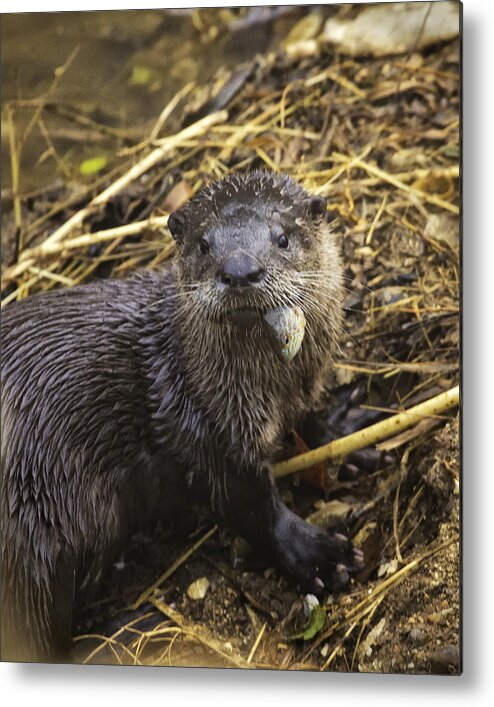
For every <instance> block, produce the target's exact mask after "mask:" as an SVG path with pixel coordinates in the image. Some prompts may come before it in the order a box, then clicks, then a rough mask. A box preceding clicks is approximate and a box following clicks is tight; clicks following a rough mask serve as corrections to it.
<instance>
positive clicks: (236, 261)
mask: <svg viewBox="0 0 494 707" xmlns="http://www.w3.org/2000/svg"><path fill="white" fill-rule="evenodd" d="M264 274H265V270H264V268H263V267H262V265H261V264H260V263H259V262H258V261H257V260H256V259H255V258H253V257H252V256H251V255H248V253H243V252H241V251H240V252H237V253H234V254H233V255H231V256H230V257H229V258H227V259H226V260H225V261H224V263H223V264H222V266H221V267H220V269H219V270H218V272H217V278H218V281H219V282H221V283H223V284H224V285H228V287H246V286H247V285H254V284H255V283H257V282H260V281H261V280H262V279H263V277H264Z"/></svg>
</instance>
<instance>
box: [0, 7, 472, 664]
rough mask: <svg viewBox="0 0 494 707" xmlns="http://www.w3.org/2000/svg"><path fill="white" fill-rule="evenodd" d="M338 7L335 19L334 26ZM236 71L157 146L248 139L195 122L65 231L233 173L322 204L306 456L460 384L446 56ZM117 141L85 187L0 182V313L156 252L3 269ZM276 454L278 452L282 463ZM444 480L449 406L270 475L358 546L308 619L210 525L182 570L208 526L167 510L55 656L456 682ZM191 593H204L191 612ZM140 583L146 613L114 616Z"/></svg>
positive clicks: (81, 253) (154, 245) (454, 82)
mask: <svg viewBox="0 0 494 707" xmlns="http://www.w3.org/2000/svg"><path fill="white" fill-rule="evenodd" d="M349 7H350V6H347V8H346V9H342V10H341V15H342V17H351V12H352V11H351V8H350V9H348V8H349ZM281 21H283V22H287V20H286V18H283V19H282V20H281ZM296 21H298V18H293V19H291V20H290V22H291V25H290V23H289V25H288V26H289V27H292V26H294V24H295V22H296ZM197 31H199V30H197ZM245 66H246V65H245V64H243V65H242V66H241V67H240V73H237V74H235V71H234V72H233V73H234V81H236V82H237V84H238V90H236V91H230V92H228V90H227V91H226V92H223V93H221V90H220V89H219V88H218V86H220V87H221V86H222V85H223V86H225V85H226V86H230V87H231V85H232V84H231V83H229V80H231V77H230V78H229V76H230V75H229V74H228V72H226V73H225V72H224V71H220V72H219V73H218V75H216V77H215V80H212V81H211V82H209V83H206V84H205V85H203V86H200V87H198V88H197V89H196V90H195V91H193V92H192V93H191V95H190V96H186V97H184V99H183V101H182V103H180V104H179V110H178V111H177V112H175V113H173V115H172V118H171V119H170V123H169V125H168V124H167V129H166V130H165V131H164V134H165V135H166V134H173V133H174V132H176V131H178V130H180V128H181V127H183V126H184V125H186V124H187V122H191V121H192V120H193V119H194V120H195V119H197V118H198V117H201V116H202V115H207V114H208V113H210V112H212V111H213V110H216V109H222V108H227V110H228V113H229V116H228V122H227V126H230V127H235V126H242V125H245V124H249V122H250V121H253V123H252V125H255V128H256V129H255V130H251V132H246V133H245V134H242V135H241V136H240V137H239V138H238V140H237V142H235V141H234V139H233V140H232V138H235V134H234V133H230V132H227V133H222V132H219V131H218V132H215V131H214V129H212V131H211V132H209V134H208V135H207V136H206V138H204V139H198V140H197V142H196V143H194V144H192V143H191V142H189V143H187V144H184V145H181V146H179V147H178V148H177V149H175V150H174V151H172V152H171V153H170V155H168V156H167V157H166V158H165V159H164V160H163V161H162V163H160V164H159V165H158V166H157V167H154V168H153V169H152V170H151V171H150V172H149V173H147V174H145V175H144V176H143V177H142V178H140V179H139V180H137V181H136V182H134V183H129V184H128V185H127V186H126V188H125V189H124V190H123V191H122V192H121V193H119V194H118V195H117V196H116V197H115V198H113V200H112V201H111V203H110V204H107V205H106V206H104V207H102V208H100V209H99V210H98V209H96V210H94V211H92V212H91V213H90V214H89V215H88V216H87V218H86V219H85V221H84V229H82V230H83V232H91V233H96V232H101V231H102V230H105V229H109V228H112V227H115V226H120V225H122V224H125V223H128V222H130V221H133V220H134V221H139V220H142V219H144V218H147V217H148V216H149V215H150V214H151V213H153V214H157V215H161V214H166V213H167V211H168V210H172V209H173V208H174V207H176V206H177V205H178V203H180V200H182V199H183V198H187V196H188V195H189V194H190V193H193V192H194V191H196V189H197V188H199V187H200V186H201V185H202V184H203V183H206V182H207V181H209V180H210V179H213V178H216V177H218V176H221V175H222V174H225V173H227V172H229V171H233V170H237V169H253V168H266V167H270V168H275V169H279V170H281V171H288V172H289V173H291V174H292V175H293V176H294V177H295V178H296V179H298V180H300V181H301V182H303V183H304V184H305V185H306V186H307V188H309V189H311V188H312V189H317V190H319V191H320V193H324V194H325V195H327V196H328V198H329V212H328V218H329V219H330V220H331V222H332V226H333V229H334V230H335V232H336V233H337V234H338V237H339V240H340V244H341V249H342V252H343V255H344V262H345V275H346V287H347V292H346V301H345V306H346V318H345V335H344V337H343V339H342V341H341V346H340V350H339V351H338V353H337V357H336V362H335V369H334V372H333V375H332V377H331V379H330V380H328V381H327V386H326V391H325V395H324V399H323V400H322V401H321V405H320V407H319V409H318V410H317V411H315V412H316V419H317V424H314V422H313V424H312V426H311V428H310V429H308V428H307V427H305V428H304V427H303V426H302V427H301V428H300V429H299V430H298V434H299V435H300V438H302V439H303V441H304V443H305V444H306V445H307V446H309V447H313V446H316V445H318V444H322V443H324V442H327V441H328V440H330V439H334V438H336V437H339V436H342V435H344V434H347V433H348V432H350V431H353V430H355V429H358V428H361V427H363V426H366V425H368V424H370V423H372V422H374V421H376V420H378V419H383V418H384V417H386V416H387V415H389V414H390V413H392V412H393V411H396V410H397V409H403V408H406V407H410V406H412V405H414V404H416V403H419V402H421V401H423V400H425V399H427V398H429V397H432V396H434V395H437V394H439V393H441V392H444V391H446V390H448V389H450V388H451V387H453V386H454V385H455V384H457V382H458V378H459V240H458V238H459V216H458V213H459V187H458V159H459V88H458V70H459V44H458V40H453V41H450V42H446V43H441V44H439V45H434V46H432V47H429V48H427V49H425V50H423V51H420V52H419V51H410V52H408V53H407V55H406V56H397V57H383V58H375V57H369V56H367V57H360V58H348V57H346V56H342V55H341V54H339V53H338V51H337V50H336V49H332V48H329V47H326V46H324V47H319V48H318V50H317V52H315V53H312V54H310V53H309V54H308V55H305V54H304V53H303V52H302V53H300V52H296V51H293V52H292V53H290V52H286V51H284V50H277V51H274V52H271V53H269V54H263V55H259V56H257V57H256V59H255V60H254V61H253V62H252V63H251V64H248V66H247V69H245ZM236 68H237V67H236ZM242 71H243V73H242ZM222 82H223V83H222ZM225 82H226V83H225ZM218 91H219V93H218ZM218 95H219V98H217V99H216V98H215V96H216V97H218ZM280 111H281V112H282V114H283V116H282V118H280V117H279V116H280ZM42 113H43V111H42ZM191 116H192V117H191ZM273 116H274V118H273ZM91 119H92V121H93V122H92V123H91V126H90V127H91V130H92V131H93V132H94V131H97V130H98V121H97V120H95V116H94V115H92V118H91ZM47 120H48V117H47ZM98 120H99V119H98ZM102 120H103V119H102ZM256 121H257V122H256ZM103 123H104V120H103ZM79 128H80V129H81V130H83V127H82V126H79ZM238 134H239V135H240V132H239V133H238ZM106 137H108V135H106V133H105V138H106ZM142 137H144V135H143V136H142ZM131 138H132V136H131V137H129V135H127V136H126V138H125V140H122V139H121V136H120V138H119V137H118V136H115V135H113V137H112V139H114V140H116V141H117V142H116V147H115V156H114V159H113V160H112V161H111V163H110V164H109V165H108V168H107V169H105V170H103V172H102V173H101V174H98V175H97V177H96V176H94V177H93V178H92V180H91V179H89V180H87V179H86V180H83V179H82V178H80V175H79V177H78V176H77V175H74V173H73V172H72V173H71V178H70V179H64V178H63V175H58V178H57V180H56V181H54V182H52V183H51V184H50V185H48V186H47V187H45V188H41V189H36V190H35V191H32V190H31V191H29V193H26V194H25V195H22V193H19V194H18V195H17V196H18V197H19V198H18V200H17V206H18V209H17V211H16V198H15V197H16V194H15V190H13V189H11V188H10V186H9V185H5V184H2V203H3V206H4V209H3V219H4V220H3V229H2V237H3V258H4V280H3V295H4V297H6V298H7V300H6V301H7V306H9V304H8V303H9V301H11V300H13V299H17V298H20V297H25V296H29V295H31V294H34V293H36V292H39V291H43V290H48V289H52V288H54V287H60V286H70V285H72V284H78V283H80V282H86V281H90V280H91V279H92V278H94V277H108V276H110V275H111V276H116V277H124V276H127V275H128V274H129V273H131V272H132V271H134V270H135V269H138V268H140V267H159V263H160V261H161V260H163V259H165V258H166V257H173V245H172V244H170V239H169V235H168V233H167V232H166V229H165V230H161V231H159V232H156V231H143V232H142V233H140V234H138V235H137V236H134V237H133V238H129V239H125V238H121V239H116V240H114V241H111V242H109V243H107V242H103V243H98V244H95V245H91V246H90V247H86V248H78V249H77V248H75V249H74V250H71V251H70V252H68V251H66V252H65V251H59V252H57V253H54V254H52V255H50V256H46V257H43V255H39V261H37V262H35V266H34V267H35V269H34V270H33V266H31V269H25V270H23V271H22V272H21V273H19V271H18V270H17V271H16V270H15V268H16V265H17V264H18V262H20V261H21V260H22V251H23V249H25V248H29V247H33V246H37V245H40V244H42V243H43V242H44V241H45V239H46V238H47V237H48V236H49V235H50V234H51V233H53V231H55V230H56V229H57V228H58V227H60V226H61V225H62V224H63V223H65V222H66V221H67V220H68V218H69V217H70V216H72V215H73V214H74V213H76V212H77V211H78V209H80V208H83V207H84V206H85V205H86V204H87V203H88V201H89V199H90V198H91V197H92V196H94V195H95V194H97V193H98V191H100V190H101V189H102V188H104V187H105V186H108V184H110V183H111V181H112V179H114V178H116V176H118V175H120V174H122V173H124V172H125V170H126V169H128V167H129V166H130V165H131V164H133V163H134V162H135V161H136V160H138V159H139V158H140V157H142V156H143V155H145V154H146V150H150V149H151V145H150V144H141V146H140V147H139V146H137V147H136V149H135V151H133V152H132V145H133V144H134V143H133V142H132V139H131ZM119 140H120V142H119ZM129 140H130V143H129ZM226 140H230V141H231V142H230V144H231V147H230V148H229V149H225V141H226ZM136 144H137V143H136ZM117 147H118V149H117ZM129 148H131V151H130V153H129ZM20 234H21V235H22V238H20ZM36 268H38V269H37V270H36ZM63 278H65V280H64V279H63ZM298 444H299V445H300V442H299V443H298ZM293 451H294V450H293V449H291V448H290V444H289V443H288V442H287V449H286V452H287V453H293ZM459 476H460V457H459V420H458V417H457V415H456V412H453V413H449V414H446V415H443V416H440V417H439V418H436V419H432V420H428V421H427V422H425V423H420V425H418V426H416V427H415V428H413V429H412V430H411V431H409V432H408V433H404V434H403V435H400V436H399V437H398V438H395V439H394V440H391V441H390V442H388V443H386V444H384V445H382V446H381V447H380V448H378V449H377V448H376V449H367V450H363V451H362V452H360V453H355V454H354V455H353V456H351V457H350V458H348V459H346V460H343V461H342V463H341V464H340V465H329V466H328V467H327V468H324V469H322V470H321V469H320V468H319V469H316V470H312V471H311V472H309V473H302V474H297V475H295V476H293V477H289V478H286V479H284V480H283V481H282V482H280V486H281V488H282V492H283V495H284V497H285V500H286V501H287V503H288V504H289V505H290V506H291V507H292V508H293V510H295V511H296V512H297V513H299V514H301V515H303V516H304V517H308V516H312V517H313V520H314V522H316V521H317V522H321V520H320V516H321V514H323V515H324V520H323V521H322V522H323V523H324V524H326V525H327V526H328V527H338V528H339V529H341V530H343V531H345V532H347V533H348V534H349V535H350V536H352V537H353V538H355V542H356V543H357V544H358V545H359V546H360V547H362V549H363V550H364V552H365V557H366V566H365V569H364V571H363V572H362V573H361V574H360V575H359V576H357V577H355V578H352V580H351V584H350V586H349V587H348V591H345V592H343V593H341V594H340V595H334V596H326V597H324V599H323V600H321V602H320V605H319V607H316V609H312V613H311V610H310V608H309V603H310V599H309V600H308V599H307V598H306V597H304V595H303V594H302V593H301V592H300V591H299V590H298V588H297V587H296V586H294V585H293V583H291V582H290V581H289V580H288V579H286V578H285V577H282V576H280V575H279V573H278V572H277V570H275V569H273V568H271V567H266V566H263V565H262V564H259V563H257V562H256V558H254V557H253V556H252V553H251V552H250V551H249V549H248V548H246V547H245V546H244V545H243V544H242V543H241V542H239V540H238V539H235V538H234V537H233V536H232V535H231V534H230V533H228V531H226V530H224V529H217V530H216V531H214V532H213V533H212V534H210V535H209V537H208V538H207V539H206V541H205V542H203V543H202V544H201V545H200V547H198V548H197V549H196V550H195V551H194V552H192V554H191V555H190V557H188V559H185V560H184V561H183V562H180V560H182V559H183V555H184V553H185V552H186V550H188V549H189V548H190V547H192V546H193V545H194V543H196V542H197V541H199V540H201V539H202V538H203V537H204V536H205V534H206V533H208V532H209V531H210V530H211V528H213V523H212V521H211V519H210V518H209V517H208V515H207V513H206V512H205V511H196V510H195V509H185V510H184V512H183V513H182V514H181V517H180V518H176V519H173V520H171V522H170V524H169V525H168V526H167V527H162V526H160V527H157V528H150V529H148V530H147V531H146V532H145V533H143V534H140V535H139V536H136V537H134V538H133V540H132V542H131V544H130V546H129V547H128V549H127V550H126V551H125V552H124V553H123V554H122V556H121V557H120V558H117V560H116V562H115V564H114V566H113V569H112V572H111V575H110V576H109V577H108V578H107V580H106V582H105V585H104V586H103V587H102V589H101V591H100V592H99V594H98V597H97V599H96V600H95V602H94V603H92V604H90V605H88V606H84V607H81V608H80V610H79V613H78V616H77V618H76V624H75V634H76V641H75V644H74V650H75V660H77V661H86V662H113V663H121V662H123V663H146V664H158V665H208V666H217V667H245V668H247V667H256V668H274V669H291V670H295V669H300V670H321V669H323V670H337V671H361V672H389V673H441V674H458V673H459V672H460V670H461V660H460V652H461V651H460V574H459V569H460V478H459ZM325 503H329V505H324V504H325ZM316 512H318V513H319V520H318V518H317V516H313V514H314V513H316ZM177 560H179V562H178V566H177V567H176V569H175V570H174V571H173V572H171V573H169V576H168V577H167V578H166V579H165V580H164V581H162V582H160V583H159V586H157V587H156V588H154V589H153V585H154V583H155V582H156V580H157V579H158V578H159V577H160V576H161V575H162V574H163V573H164V572H165V571H167V570H169V569H170V568H173V566H174V563H176V562H177ZM196 580H201V581H200V582H199V585H200V586H199V589H201V587H202V594H201V591H199V594H200V595H201V597H202V598H194V599H193V598H191V597H190V593H191V592H193V589H194V587H192V588H191V585H192V584H193V583H195V582H196ZM205 580H207V581H205ZM147 588H151V591H150V593H149V596H148V598H147V600H146V601H143V603H142V604H141V605H140V606H139V607H138V608H135V609H132V608H131V607H132V605H133V603H134V602H135V601H136V599H137V598H138V597H139V596H140V595H141V593H142V592H143V591H145V590H146V589H147ZM195 588H197V585H195ZM204 591H205V593H204ZM105 636H106V637H109V636H111V637H112V638H111V639H110V640H108V638H106V639H105V638H104V637H105Z"/></svg>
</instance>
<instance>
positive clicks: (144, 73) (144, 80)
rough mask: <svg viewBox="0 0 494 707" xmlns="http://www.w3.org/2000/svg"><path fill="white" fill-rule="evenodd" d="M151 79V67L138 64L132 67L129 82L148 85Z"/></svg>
mask: <svg viewBox="0 0 494 707" xmlns="http://www.w3.org/2000/svg"><path fill="white" fill-rule="evenodd" d="M150 81H151V69H148V67H147V66H139V64H136V65H135V66H133V67H132V76H131V77H130V80H129V83H130V84H134V85H137V86H147V84H148V83H149V82H150Z"/></svg>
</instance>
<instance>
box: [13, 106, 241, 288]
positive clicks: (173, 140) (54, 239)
mask: <svg viewBox="0 0 494 707" xmlns="http://www.w3.org/2000/svg"><path fill="white" fill-rule="evenodd" d="M227 118H228V113H227V111H219V112H218V113H212V114H211V115H208V116H206V117H205V118H202V119H201V120H198V121H197V123H193V124H192V125H189V126H188V127H187V128H185V129H184V130H182V131H181V132H179V133H177V134H176V135H171V136H170V137H168V138H164V139H163V140H160V147H158V148H156V149H155V150H153V151H152V152H150V153H149V154H148V155H147V156H146V157H144V158H143V159H142V160H140V161H139V162H138V163H137V164H135V165H134V166H133V167H131V168H130V169H129V170H128V171H127V172H126V173H125V174H124V175H123V176H122V177H120V178H119V179H117V180H116V181H115V182H113V183H112V184H110V186H109V187H107V188H106V189H105V190H104V191H102V192H100V193H99V194H98V195H97V196H95V197H94V199H93V200H92V201H90V202H89V204H88V205H87V206H85V207H84V208H83V209H81V210H80V211H77V212H76V213H75V214H74V215H73V216H71V218H69V220H68V221H66V222H65V223H64V224H63V226H61V227H60V228H58V229H57V230H56V231H55V232H54V233H52V234H51V236H49V237H48V238H47V239H46V241H45V243H44V245H45V247H47V248H48V247H49V246H50V245H53V244H54V243H60V242H61V241H63V239H64V238H66V237H67V236H68V235H69V233H71V231H73V230H74V229H75V228H77V227H78V226H80V225H81V224H82V222H83V221H84V219H85V218H86V217H87V216H89V215H90V214H91V213H92V212H93V211H94V210H95V209H96V208H97V207H98V206H101V205H102V204H105V203H106V202H107V201H109V200H110V199H112V198H113V197H114V196H115V195H116V194H118V193H119V192H120V191H122V189H124V188H125V187H126V186H128V185H129V184H130V183H131V182H132V181H134V180H135V179H138V178H139V177H140V176H141V175H142V174H144V173H145V172H147V171H148V170H150V169H151V168H152V167H154V166H155V165H156V164H158V163H159V162H160V161H161V160H162V159H163V158H164V157H165V156H166V155H167V154H168V153H169V152H170V151H171V150H173V149H174V148H175V147H176V146H177V144H178V143H180V142H181V141H182V140H188V139H190V138H192V137H198V136H200V135H202V134H203V133H205V132H206V131H207V130H208V129H209V128H210V127H211V126H212V125H216V124H217V123H222V122H225V121H226V120H227ZM32 265H34V261H33V259H32V258H30V257H25V258H22V260H21V261H20V262H19V263H18V265H17V266H15V267H14V268H10V269H9V270H7V271H6V273H5V276H6V277H10V278H14V277H19V275H22V273H24V272H25V271H26V270H27V269H28V268H29V267H31V266H32Z"/></svg>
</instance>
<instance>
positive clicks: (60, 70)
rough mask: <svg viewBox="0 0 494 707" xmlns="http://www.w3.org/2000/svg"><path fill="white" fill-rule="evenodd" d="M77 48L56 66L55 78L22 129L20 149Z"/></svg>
mask: <svg viewBox="0 0 494 707" xmlns="http://www.w3.org/2000/svg"><path fill="white" fill-rule="evenodd" d="M79 49H80V47H78V46H77V47H76V48H75V49H74V50H73V51H72V53H71V54H70V56H69V58H68V59H67V61H66V62H65V64H63V66H59V67H58V68H56V69H55V78H54V79H53V81H52V82H51V85H50V87H49V88H48V91H47V92H46V93H45V95H44V96H43V97H42V99H41V101H40V102H39V103H38V106H37V108H36V110H35V111H34V113H33V116H32V118H31V120H30V121H29V125H28V126H27V128H26V129H25V130H24V134H23V136H22V138H21V141H20V149H21V150H22V148H23V146H24V144H25V142H26V140H27V138H28V137H29V135H30V134H31V131H32V129H33V128H34V126H35V125H36V123H37V122H38V118H39V117H40V115H41V113H42V112H43V110H44V108H45V106H46V104H47V102H48V98H49V97H50V95H51V94H52V93H53V91H54V90H55V89H56V87H57V86H58V84H59V83H60V81H61V80H62V78H63V77H64V75H65V74H66V72H67V70H68V68H69V67H70V65H71V64H72V62H73V61H74V59H75V58H76V56H77V54H78V53H79Z"/></svg>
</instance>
